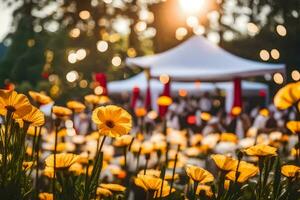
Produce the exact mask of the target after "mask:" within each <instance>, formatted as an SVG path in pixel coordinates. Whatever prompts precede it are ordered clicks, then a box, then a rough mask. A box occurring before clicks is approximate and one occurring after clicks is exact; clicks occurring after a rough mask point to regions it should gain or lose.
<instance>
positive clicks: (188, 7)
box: [179, 0, 205, 14]
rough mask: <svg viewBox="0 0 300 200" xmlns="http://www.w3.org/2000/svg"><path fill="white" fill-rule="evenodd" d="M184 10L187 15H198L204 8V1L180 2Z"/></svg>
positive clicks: (187, 0)
mask: <svg viewBox="0 0 300 200" xmlns="http://www.w3.org/2000/svg"><path fill="white" fill-rule="evenodd" d="M179 3H180V6H181V8H182V10H183V11H184V12H185V13H187V14H198V13H199V11H200V10H201V9H202V8H203V6H204V3H205V1H204V0H179Z"/></svg>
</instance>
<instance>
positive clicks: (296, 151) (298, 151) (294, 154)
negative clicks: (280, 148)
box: [291, 148, 300, 156]
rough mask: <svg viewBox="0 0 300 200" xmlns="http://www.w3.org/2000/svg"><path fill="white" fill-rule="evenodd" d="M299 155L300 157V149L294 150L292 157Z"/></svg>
mask: <svg viewBox="0 0 300 200" xmlns="http://www.w3.org/2000/svg"><path fill="white" fill-rule="evenodd" d="M297 153H298V154H299V155H300V149H297V150H296V148H292V150H291V155H292V156H296V155H297Z"/></svg>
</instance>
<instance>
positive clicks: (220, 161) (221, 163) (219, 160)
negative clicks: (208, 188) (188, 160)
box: [211, 154, 238, 171]
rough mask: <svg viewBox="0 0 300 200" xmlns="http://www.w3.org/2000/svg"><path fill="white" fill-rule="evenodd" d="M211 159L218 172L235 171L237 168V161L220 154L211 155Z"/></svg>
mask: <svg viewBox="0 0 300 200" xmlns="http://www.w3.org/2000/svg"><path fill="white" fill-rule="evenodd" d="M211 158H212V159H213V160H214V162H215V164H216V165H217V167H218V168H219V169H220V170H223V171H231V170H235V169H236V167H237V163H238V161H237V160H235V159H233V158H231V157H228V156H225V155H221V154H214V155H211Z"/></svg>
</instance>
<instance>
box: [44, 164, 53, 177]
mask: <svg viewBox="0 0 300 200" xmlns="http://www.w3.org/2000/svg"><path fill="white" fill-rule="evenodd" d="M43 175H44V176H47V177H48V178H53V177H54V169H53V167H47V166H46V167H45V169H44V171H43Z"/></svg>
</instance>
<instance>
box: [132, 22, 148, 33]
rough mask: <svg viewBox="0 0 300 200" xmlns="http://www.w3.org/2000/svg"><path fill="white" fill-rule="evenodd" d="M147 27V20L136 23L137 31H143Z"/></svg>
mask: <svg viewBox="0 0 300 200" xmlns="http://www.w3.org/2000/svg"><path fill="white" fill-rule="evenodd" d="M146 28H147V24H146V22H144V21H139V22H138V23H136V25H135V30H136V31H137V32H142V31H144V30H146Z"/></svg>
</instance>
